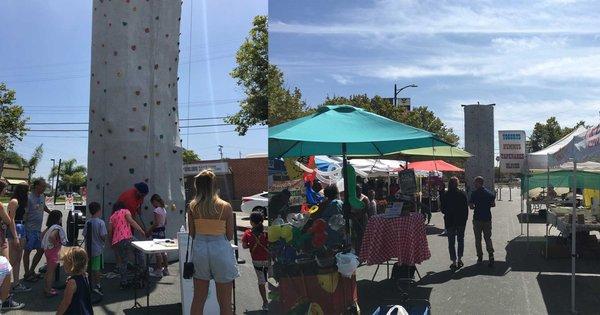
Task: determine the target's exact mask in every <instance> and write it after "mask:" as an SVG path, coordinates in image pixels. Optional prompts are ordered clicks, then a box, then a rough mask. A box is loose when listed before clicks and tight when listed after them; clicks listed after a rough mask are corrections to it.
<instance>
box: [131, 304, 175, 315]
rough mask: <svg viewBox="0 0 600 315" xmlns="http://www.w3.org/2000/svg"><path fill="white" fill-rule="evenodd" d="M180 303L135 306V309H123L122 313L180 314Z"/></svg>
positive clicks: (132, 314) (133, 314)
mask: <svg viewBox="0 0 600 315" xmlns="http://www.w3.org/2000/svg"><path fill="white" fill-rule="evenodd" d="M181 312H182V311H181V303H175V304H167V305H156V306H150V307H148V308H146V307H142V308H136V309H128V310H123V313H124V314H126V315H135V314H157V313H158V314H160V313H163V314H181Z"/></svg>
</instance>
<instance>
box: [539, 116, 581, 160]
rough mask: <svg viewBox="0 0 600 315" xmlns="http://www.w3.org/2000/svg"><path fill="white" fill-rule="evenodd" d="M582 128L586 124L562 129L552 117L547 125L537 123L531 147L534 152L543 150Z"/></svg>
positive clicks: (547, 121)
mask: <svg viewBox="0 0 600 315" xmlns="http://www.w3.org/2000/svg"><path fill="white" fill-rule="evenodd" d="M580 126H585V122H584V121H580V122H578V123H577V124H575V126H574V127H572V128H571V127H561V126H560V124H559V123H558V121H557V120H556V117H554V116H552V117H550V118H548V119H547V120H546V123H542V122H537V123H536V124H535V126H534V127H533V132H532V133H531V136H529V146H530V148H531V150H532V151H533V152H535V151H539V150H542V149H544V148H546V147H547V146H549V145H551V144H553V143H555V142H556V141H558V140H560V139H561V138H562V137H564V136H566V135H568V134H569V133H571V132H573V130H575V129H577V128H579V127H580Z"/></svg>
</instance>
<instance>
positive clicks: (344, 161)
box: [342, 143, 351, 247]
mask: <svg viewBox="0 0 600 315" xmlns="http://www.w3.org/2000/svg"><path fill="white" fill-rule="evenodd" d="M346 151H347V148H346V143H342V178H343V179H344V204H343V210H344V220H345V221H346V233H347V240H346V241H347V242H346V243H347V244H348V243H349V240H350V237H351V231H350V195H348V174H347V172H346V170H347V168H348V157H347V156H346ZM350 247H351V246H350Z"/></svg>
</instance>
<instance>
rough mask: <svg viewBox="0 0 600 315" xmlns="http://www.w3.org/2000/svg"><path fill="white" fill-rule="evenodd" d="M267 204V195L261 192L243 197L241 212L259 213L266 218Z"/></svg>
mask: <svg viewBox="0 0 600 315" xmlns="http://www.w3.org/2000/svg"><path fill="white" fill-rule="evenodd" d="M268 204H269V193H268V192H266V191H265V192H262V193H260V194H256V195H252V196H248V197H243V198H242V206H241V208H242V212H245V213H251V212H253V211H260V212H262V213H263V214H264V216H265V217H266V216H267V208H268Z"/></svg>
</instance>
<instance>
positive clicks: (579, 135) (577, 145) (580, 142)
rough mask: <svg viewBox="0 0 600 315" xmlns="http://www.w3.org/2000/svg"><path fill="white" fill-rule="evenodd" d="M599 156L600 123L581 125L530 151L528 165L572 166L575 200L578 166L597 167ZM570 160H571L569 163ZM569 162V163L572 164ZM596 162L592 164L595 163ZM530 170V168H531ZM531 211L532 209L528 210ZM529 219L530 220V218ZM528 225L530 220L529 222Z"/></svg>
mask: <svg viewBox="0 0 600 315" xmlns="http://www.w3.org/2000/svg"><path fill="white" fill-rule="evenodd" d="M598 157H600V124H599V125H597V126H595V127H592V128H585V127H579V128H577V129H575V130H574V131H573V132H571V133H570V134H568V135H566V136H565V137H563V138H562V139H560V140H559V141H557V142H556V143H554V144H552V145H550V146H549V147H547V148H545V149H544V150H540V151H538V152H533V153H529V154H528V155H527V168H528V169H529V170H531V169H546V170H547V171H548V173H549V171H550V168H561V169H566V167H569V166H571V168H569V169H572V170H573V201H575V200H576V192H577V182H576V181H577V176H576V174H577V169H578V167H579V166H580V165H582V166H584V167H591V168H594V167H597V165H595V164H598V163H593V162H590V159H592V158H598ZM569 160H570V161H571V162H569ZM569 163H570V164H569ZM592 163H593V164H592ZM528 172H529V171H528ZM527 194H528V195H529V185H527ZM576 207H577V203H576V202H573V212H572V221H571V311H572V312H573V313H575V312H576V311H575V260H576V259H575V257H576V242H575V241H576V240H575V238H576V220H577V210H576ZM528 212H529V209H528ZM528 222H529V221H528ZM528 224H529V223H528Z"/></svg>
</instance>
